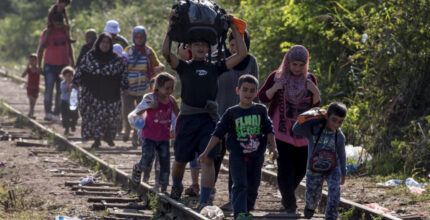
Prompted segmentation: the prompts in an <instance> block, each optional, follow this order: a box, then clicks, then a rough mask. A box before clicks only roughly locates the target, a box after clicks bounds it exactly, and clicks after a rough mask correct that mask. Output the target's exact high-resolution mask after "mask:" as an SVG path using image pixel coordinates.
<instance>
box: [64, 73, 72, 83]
mask: <svg viewBox="0 0 430 220" xmlns="http://www.w3.org/2000/svg"><path fill="white" fill-rule="evenodd" d="M63 77H64V80H66V82H71V81H72V80H73V73H71V72H67V73H65V74H64V75H63Z"/></svg>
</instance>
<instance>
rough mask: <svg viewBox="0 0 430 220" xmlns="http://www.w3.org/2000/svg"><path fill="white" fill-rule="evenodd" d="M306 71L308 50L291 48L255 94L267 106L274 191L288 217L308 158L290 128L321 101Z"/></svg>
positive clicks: (302, 140)
mask: <svg viewBox="0 0 430 220" xmlns="http://www.w3.org/2000/svg"><path fill="white" fill-rule="evenodd" d="M308 69H309V52H308V50H307V49H306V48H305V47H304V46H301V45H295V46H293V47H292V48H291V49H290V50H289V51H288V52H287V53H286V54H285V56H284V59H283V60H282V63H281V65H280V66H279V68H278V69H277V70H275V71H273V72H272V73H271V74H270V75H269V77H268V78H267V79H266V82H265V83H264V85H263V87H262V88H261V89H260V91H259V92H258V98H259V99H260V101H261V102H263V103H270V107H269V116H270V117H271V119H272V121H273V127H274V130H275V137H276V144H277V147H278V152H279V158H278V160H277V162H278V187H279V191H280V192H281V195H282V201H281V203H282V206H283V207H284V208H285V209H286V212H287V213H288V214H296V209H297V204H296V197H295V194H294V191H295V189H296V188H297V186H298V185H299V184H300V182H301V181H302V179H303V177H304V176H305V174H306V161H307V156H308V155H307V154H308V152H307V149H308V148H307V146H308V141H307V139H306V138H305V137H302V136H299V135H296V134H295V133H293V131H292V127H293V125H294V123H295V122H296V120H297V116H298V115H299V114H300V113H302V112H304V111H307V110H309V109H310V108H312V107H316V106H318V105H319V103H320V99H321V98H320V92H319V90H318V87H317V85H318V84H317V80H316V78H315V76H314V75H313V74H311V73H309V72H308Z"/></svg>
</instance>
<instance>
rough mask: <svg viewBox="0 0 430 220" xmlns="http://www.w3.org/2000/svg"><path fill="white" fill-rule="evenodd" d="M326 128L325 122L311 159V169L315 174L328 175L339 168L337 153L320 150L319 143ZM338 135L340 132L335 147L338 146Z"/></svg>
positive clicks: (330, 150) (329, 150)
mask: <svg viewBox="0 0 430 220" xmlns="http://www.w3.org/2000/svg"><path fill="white" fill-rule="evenodd" d="M324 127H325V121H324V122H323V123H322V127H321V129H320V131H319V133H318V137H317V140H316V142H315V145H314V150H313V151H312V154H311V158H310V160H309V169H310V170H311V171H312V172H315V173H322V174H325V173H328V172H330V171H332V170H333V169H334V168H335V167H336V166H337V157H336V151H335V150H333V149H330V148H329V149H318V150H317V147H318V142H319V140H320V137H321V134H322V132H323V130H324ZM337 135H338V131H337V130H336V133H335V147H336V146H337Z"/></svg>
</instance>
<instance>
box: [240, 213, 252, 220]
mask: <svg viewBox="0 0 430 220" xmlns="http://www.w3.org/2000/svg"><path fill="white" fill-rule="evenodd" d="M236 220H252V215H251V214H249V213H245V212H241V213H239V214H238V215H237V217H236Z"/></svg>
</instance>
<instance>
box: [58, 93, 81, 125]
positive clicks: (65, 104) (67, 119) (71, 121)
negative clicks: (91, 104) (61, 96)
mask: <svg viewBox="0 0 430 220" xmlns="http://www.w3.org/2000/svg"><path fill="white" fill-rule="evenodd" d="M61 117H62V119H61V121H62V123H63V127H64V128H72V127H75V126H76V122H77V121H78V117H79V114H78V109H76V110H74V111H72V110H70V108H69V101H68V100H61Z"/></svg>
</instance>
